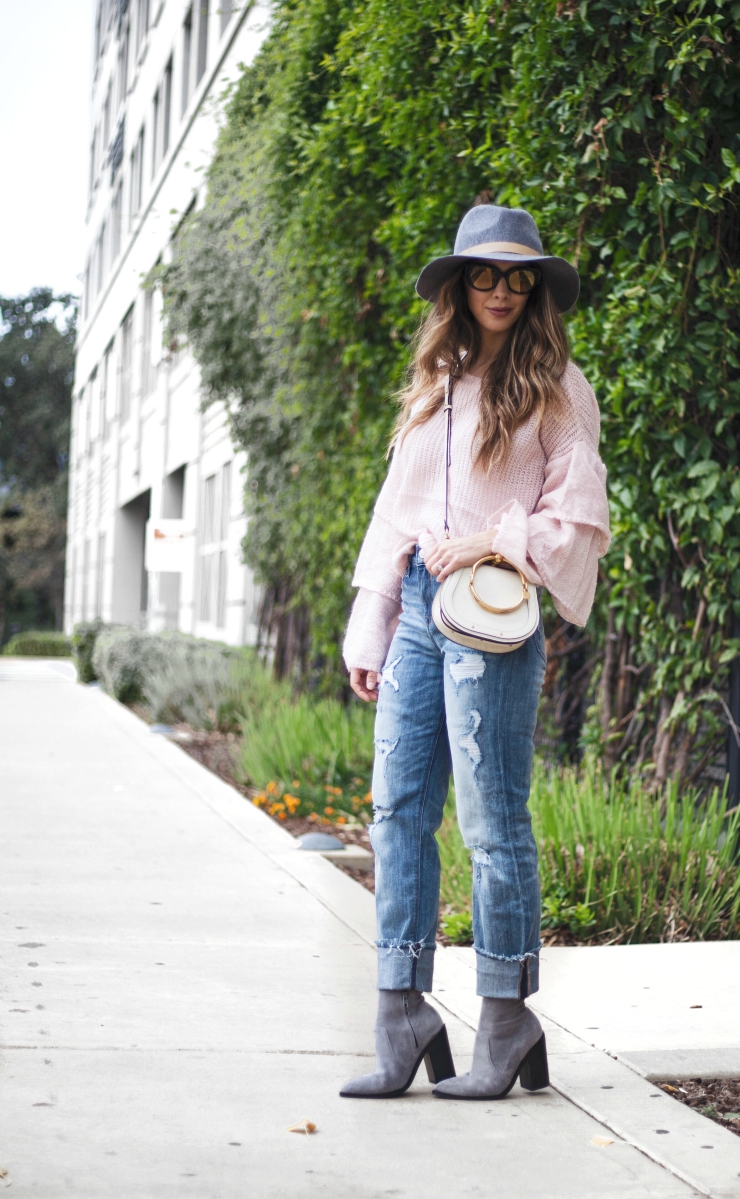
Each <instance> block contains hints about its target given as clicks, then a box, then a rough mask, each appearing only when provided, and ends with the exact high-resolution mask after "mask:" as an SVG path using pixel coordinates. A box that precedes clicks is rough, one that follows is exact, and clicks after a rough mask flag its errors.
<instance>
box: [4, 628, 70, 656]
mask: <svg viewBox="0 0 740 1199" xmlns="http://www.w3.org/2000/svg"><path fill="white" fill-rule="evenodd" d="M2 652H3V653H4V654H12V655H13V656H14V657H16V658H71V657H72V642H71V641H70V639H69V637H67V636H65V634H64V633H56V632H34V631H33V630H29V631H28V632H26V633H16V634H15V636H14V637H11V638H10V641H9V642H8V643H7V645H5V646H3V651H2Z"/></svg>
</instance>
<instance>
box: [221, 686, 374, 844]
mask: <svg viewBox="0 0 740 1199" xmlns="http://www.w3.org/2000/svg"><path fill="white" fill-rule="evenodd" d="M374 715H375V713H374V710H370V709H369V708H368V707H366V706H365V705H364V704H360V703H359V702H358V703H350V705H349V706H348V707H344V706H343V705H342V704H340V703H338V702H337V701H336V700H329V699H327V700H314V699H312V698H311V697H310V696H307V695H301V696H299V697H298V698H297V699H295V700H293V701H292V702H286V701H285V700H284V699H282V700H281V699H279V698H276V697H273V698H272V699H271V700H270V702H268V703H267V704H265V705H263V706H261V707H259V708H253V709H252V711H251V712H250V713H249V714H248V715H247V716H246V717H245V719H244V720H243V721H242V731H243V735H244V740H243V742H242V745H241V748H240V751H239V755H238V760H237V765H238V767H239V769H240V771H241V774H242V778H243V781H244V782H246V783H248V784H251V785H253V786H255V787H257V788H259V791H258V794H257V796H256V797H255V800H254V802H255V803H256V804H257V805H258V806H261V807H264V808H265V810H266V811H268V812H269V813H270V815H271V816H277V817H278V818H283V819H284V818H285V817H286V816H309V815H311V814H312V813H316V814H317V815H319V816H324V817H326V818H327V819H329V820H331V821H332V822H334V823H336V824H346V823H350V822H354V821H356V820H358V819H359V820H362V821H363V822H365V823H367V822H368V821H369V820H370V818H371V813H372V797H371V795H370V780H371V777H372V767H373V719H374Z"/></svg>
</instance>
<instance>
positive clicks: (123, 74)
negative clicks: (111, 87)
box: [118, 22, 129, 105]
mask: <svg viewBox="0 0 740 1199" xmlns="http://www.w3.org/2000/svg"><path fill="white" fill-rule="evenodd" d="M128 44H129V25H128V22H126V27H125V29H122V30H121V35H120V40H119V43H118V103H119V105H121V104H123V102H124V100H125V99H126V93H127V92H128Z"/></svg>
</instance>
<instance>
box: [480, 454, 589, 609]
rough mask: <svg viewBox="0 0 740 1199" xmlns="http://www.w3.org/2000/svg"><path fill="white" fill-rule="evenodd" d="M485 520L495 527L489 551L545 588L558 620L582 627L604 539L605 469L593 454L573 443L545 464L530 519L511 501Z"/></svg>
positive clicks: (520, 506) (518, 505)
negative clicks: (565, 450)
mask: <svg viewBox="0 0 740 1199" xmlns="http://www.w3.org/2000/svg"><path fill="white" fill-rule="evenodd" d="M491 521H492V522H493V523H495V524H496V526H497V528H496V531H495V533H494V536H493V542H492V550H493V552H494V553H497V554H502V555H503V556H504V557H505V558H507V559H508V560H509V561H510V562H512V563H513V564H514V565H515V566H518V567H519V569H520V570H521V571H523V573H524V574H525V575H526V576H527V578H528V579H529V580H530V582H532V583H535V584H536V585H538V586H544V587H546V588H547V589H548V591H549V592H550V594H551V596H552V598H553V600H554V602H555V607H556V608H557V610H558V612H559V613H560V615H561V616H563V617H564V618H565V619H566V620H570V621H572V622H573V624H577V625H584V624H585V623H586V621H587V620H588V617H589V613H590V611H591V606H592V604H593V601H594V593H595V591H596V580H597V575H598V560H599V558H601V557H602V556H603V555H604V554H605V553H606V551H607V549H608V548H609V541H610V534H609V505H608V502H607V496H606V468H605V467H604V464H603V462H602V461H601V459H600V458H599V456H598V454H597V452H596V450H595V449H594V448H592V447H591V446H590V445H588V444H587V443H586V442H585V441H576V442H575V444H574V445H573V448H572V450H571V451H570V452H569V453H567V454H564V455H561V456H559V457H556V458H551V459H550V461H548V463H547V465H546V467H545V482H544V486H543V489H542V495H541V496H540V499H539V502H538V504H537V507H536V508H535V510H534V512H533V513H532V515H531V516H527V513H526V512H525V510H524V508H523V507H522V505H521V504H520V503H519V501H518V500H511V501H510V502H509V503H508V504H505V505H504V506H503V507H502V508H500V509H499V510H498V512H497V513H495V514H494V515H493V517H492V518H491ZM491 521H489V524H490V523H491Z"/></svg>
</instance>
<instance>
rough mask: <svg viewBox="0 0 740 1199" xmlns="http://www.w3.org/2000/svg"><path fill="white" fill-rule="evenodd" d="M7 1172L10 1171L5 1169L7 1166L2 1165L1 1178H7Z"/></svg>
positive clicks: (0, 1167) (0, 1169) (0, 1168)
mask: <svg viewBox="0 0 740 1199" xmlns="http://www.w3.org/2000/svg"><path fill="white" fill-rule="evenodd" d="M7 1173H8V1171H7V1170H6V1169H5V1167H4V1166H0V1178H5V1177H6V1176H7Z"/></svg>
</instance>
